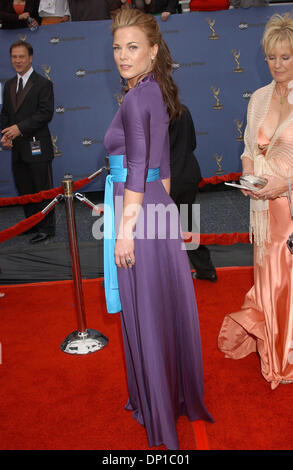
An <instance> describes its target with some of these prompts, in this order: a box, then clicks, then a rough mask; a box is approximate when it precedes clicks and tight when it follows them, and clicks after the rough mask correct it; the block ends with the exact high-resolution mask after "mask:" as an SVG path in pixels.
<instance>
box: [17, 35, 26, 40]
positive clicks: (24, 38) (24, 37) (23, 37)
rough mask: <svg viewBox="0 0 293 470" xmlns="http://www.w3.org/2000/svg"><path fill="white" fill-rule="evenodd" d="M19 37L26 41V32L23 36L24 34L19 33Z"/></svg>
mask: <svg viewBox="0 0 293 470" xmlns="http://www.w3.org/2000/svg"><path fill="white" fill-rule="evenodd" d="M18 39H19V40H20V41H26V34H25V35H24V36H22V34H19V35H18Z"/></svg>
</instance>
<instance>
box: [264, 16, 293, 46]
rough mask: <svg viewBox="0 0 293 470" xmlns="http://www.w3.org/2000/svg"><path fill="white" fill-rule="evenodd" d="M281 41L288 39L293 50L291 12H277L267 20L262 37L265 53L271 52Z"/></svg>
mask: <svg viewBox="0 0 293 470" xmlns="http://www.w3.org/2000/svg"><path fill="white" fill-rule="evenodd" d="M280 41H288V43H289V45H290V47H291V50H292V51H293V18H292V17H291V15H290V13H285V14H284V15H279V14H278V13H276V14H274V15H273V16H272V17H271V18H270V19H269V21H268V22H267V24H266V27H265V31H264V34H263V38H262V46H263V49H264V52H265V54H266V55H268V54H270V53H271V52H272V51H273V50H274V48H275V47H276V45H277V44H278V43H279V42H280Z"/></svg>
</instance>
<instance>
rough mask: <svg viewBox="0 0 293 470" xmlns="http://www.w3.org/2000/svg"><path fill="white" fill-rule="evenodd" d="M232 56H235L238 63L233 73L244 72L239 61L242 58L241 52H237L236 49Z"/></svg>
mask: <svg viewBox="0 0 293 470" xmlns="http://www.w3.org/2000/svg"><path fill="white" fill-rule="evenodd" d="M232 54H233V56H234V59H235V62H236V67H235V68H234V70H233V72H235V73H239V72H243V68H242V67H240V63H239V60H238V59H239V57H240V51H238V52H237V51H236V49H233V50H232Z"/></svg>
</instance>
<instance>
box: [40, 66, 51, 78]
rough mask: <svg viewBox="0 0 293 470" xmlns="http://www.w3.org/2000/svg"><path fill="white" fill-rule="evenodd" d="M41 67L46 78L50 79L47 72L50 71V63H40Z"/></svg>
mask: <svg viewBox="0 0 293 470" xmlns="http://www.w3.org/2000/svg"><path fill="white" fill-rule="evenodd" d="M42 69H43V70H44V72H45V75H46V78H47V79H48V80H51V78H50V77H49V73H50V72H51V65H42Z"/></svg>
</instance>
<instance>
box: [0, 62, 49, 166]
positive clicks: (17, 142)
mask: <svg viewBox="0 0 293 470" xmlns="http://www.w3.org/2000/svg"><path fill="white" fill-rule="evenodd" d="M16 86H17V77H14V78H12V79H11V80H8V81H7V82H6V83H5V87H4V95H3V96H4V99H3V106H2V112H1V129H4V128H6V127H9V126H12V125H13V124H17V126H18V127H19V130H20V132H21V134H22V135H21V136H19V137H17V138H16V139H14V141H13V148H12V158H15V156H16V154H17V152H18V153H20V154H21V156H22V159H23V160H24V161H27V162H33V161H36V158H38V160H39V161H40V160H42V161H44V160H51V159H52V158H53V157H54V152H53V145H52V140H51V135H50V131H49V128H48V123H49V122H50V121H51V119H52V117H53V114H54V94H53V85H52V82H50V80H47V79H46V78H44V77H42V76H41V75H39V74H38V73H36V72H35V71H33V72H32V74H31V75H30V77H29V79H28V81H27V84H26V86H25V88H24V89H23V92H22V96H21V99H20V102H19V104H18V106H16ZM33 137H35V138H36V140H39V141H40V143H41V151H42V154H41V155H39V156H38V157H35V156H32V152H31V146H30V142H31V140H32V138H33Z"/></svg>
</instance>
